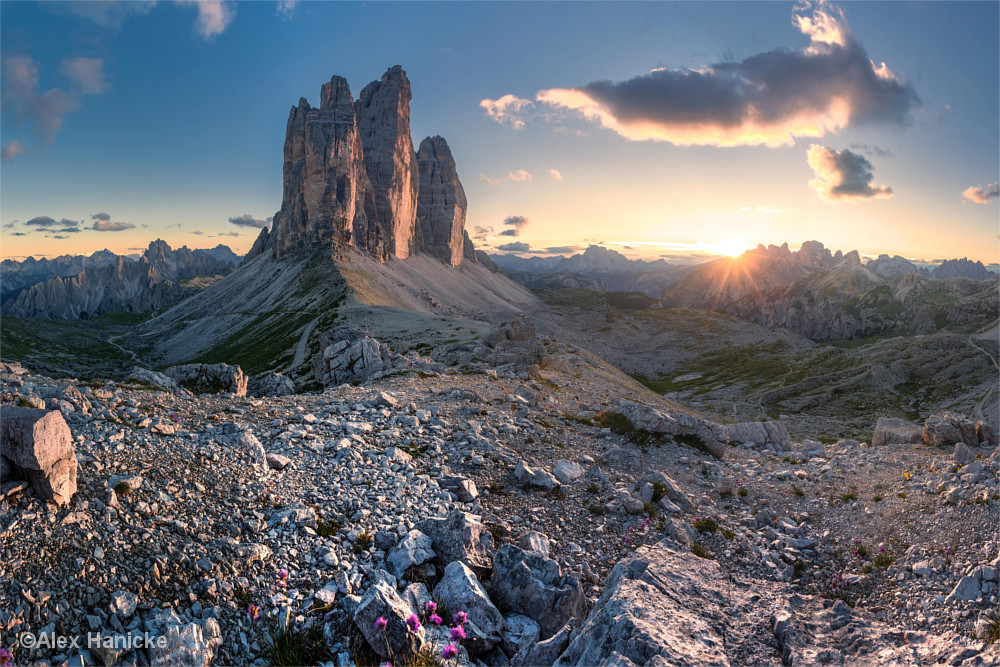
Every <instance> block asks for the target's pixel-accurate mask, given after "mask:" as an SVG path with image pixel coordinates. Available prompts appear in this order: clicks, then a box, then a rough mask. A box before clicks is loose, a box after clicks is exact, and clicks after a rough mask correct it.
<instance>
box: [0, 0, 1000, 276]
mask: <svg viewBox="0 0 1000 667" xmlns="http://www.w3.org/2000/svg"><path fill="white" fill-rule="evenodd" d="M563 9H564V6H561V5H551V4H527V3H524V4H490V5H477V4H469V3H461V4H460V3H454V4H448V5H427V4H419V3H418V4H417V5H416V6H414V5H398V4H392V3H377V4H375V5H360V4H353V3H337V4H333V3H323V2H315V3H296V2H287V1H286V2H282V3H277V4H276V3H265V2H260V3H230V2H221V3H220V2H200V3H195V4H194V6H178V5H175V4H165V3H158V4H149V3H145V4H144V3H132V4H116V3H103V4H94V3H87V2H80V3H72V4H68V5H66V4H59V3H10V2H4V3H0V16H2V19H3V20H2V24H3V28H2V49H0V50H2V56H3V68H4V88H3V106H4V112H5V113H4V114H3V118H2V134H3V136H2V143H3V156H4V160H3V162H2V166H0V170H2V185H0V193H2V199H3V202H4V203H3V207H2V209H3V210H2V211H0V223H2V230H0V241H2V244H0V257H2V258H4V259H13V258H18V257H22V258H23V257H27V256H34V257H55V256H60V255H66V254H90V253H92V252H96V251H98V250H102V249H109V250H112V251H113V252H116V253H117V254H121V255H127V254H130V253H134V252H140V253H141V252H142V250H144V249H145V246H146V245H148V242H149V240H150V239H151V238H153V237H159V238H162V239H163V240H165V241H167V243H169V244H170V245H171V247H174V248H177V247H180V246H184V245H186V246H188V247H189V248H199V247H214V246H216V245H218V244H224V245H227V246H229V247H231V248H232V249H233V250H234V251H235V252H237V253H238V254H244V253H245V252H246V251H247V250H248V249H249V247H250V245H251V244H252V243H253V240H254V239H255V238H256V236H257V233H258V231H259V229H260V228H261V227H262V226H266V224H267V223H268V221H269V217H270V216H272V215H273V214H274V212H275V211H276V210H277V209H278V208H279V206H280V202H281V157H280V156H281V146H282V144H283V141H284V122H285V118H286V117H287V110H288V108H289V107H290V106H291V105H293V104H294V103H295V102H296V101H297V100H298V98H299V97H306V99H308V100H310V102H311V103H313V104H315V103H318V91H319V88H320V86H321V84H322V83H323V82H324V81H327V80H329V77H330V76H331V75H332V74H340V75H344V76H345V77H346V78H347V79H348V81H349V83H350V86H351V91H352V93H353V94H354V96H355V98H356V97H357V95H358V93H360V91H361V88H362V87H363V86H364V85H365V84H367V83H368V82H369V81H371V80H374V79H377V78H378V77H379V76H380V75H381V73H382V72H384V71H385V69H386V68H387V67H389V66H391V65H394V64H397V63H398V64H401V65H402V66H403V68H404V69H406V71H407V73H408V75H409V78H410V80H411V82H412V86H413V100H412V102H411V118H412V129H411V134H412V136H413V138H414V139H415V143H419V139H420V138H421V137H422V136H424V135H434V134H440V135H442V136H444V137H445V138H446V139H447V140H448V142H449V145H450V146H451V149H452V152H453V154H454V155H455V159H456V162H457V165H458V171H459V175H460V177H461V178H462V182H463V185H464V187H465V190H466V193H467V196H468V199H469V212H468V218H467V221H466V229H467V230H468V231H469V234H470V236H471V237H472V238H473V239H474V241H475V243H476V245H477V247H478V248H481V249H483V250H484V251H486V252H488V253H491V254H496V253H498V252H499V253H503V252H504V251H505V250H509V251H512V252H515V253H519V254H525V255H546V256H554V255H564V256H565V255H568V254H572V253H573V252H580V251H583V250H584V249H585V248H586V247H587V246H588V245H591V244H592V245H598V246H605V247H609V248H613V249H615V250H617V251H619V252H621V253H622V254H624V255H625V256H627V257H629V258H633V259H634V258H641V259H645V260H656V259H658V258H664V259H666V261H667V262H668V263H682V262H684V263H693V262H696V261H708V260H710V259H712V258H716V257H725V256H732V255H733V254H734V253H736V252H737V251H739V250H741V249H750V248H753V247H756V245H757V244H758V243H763V244H764V245H768V244H772V243H773V244H774V245H780V244H781V243H784V242H787V243H788V244H789V246H790V247H798V246H800V245H801V243H802V242H804V241H806V240H810V239H820V240H822V241H823V243H824V245H826V246H827V247H830V248H840V249H843V251H844V252H849V250H853V249H857V250H858V252H859V253H860V254H861V255H862V256H863V257H872V258H874V257H877V256H878V255H880V254H888V255H890V256H894V255H900V256H903V257H905V258H907V259H909V260H911V261H914V262H915V263H924V264H933V263H935V262H939V261H941V260H940V259H936V258H942V257H944V258H959V257H968V258H970V259H971V260H972V261H981V262H982V263H983V264H984V265H987V266H989V267H991V268H992V267H996V266H997V264H998V261H1000V245H998V239H1000V236H998V234H997V231H998V210H997V201H998V196H1000V192H998V187H997V185H996V181H997V178H998V177H997V174H998V172H1000V149H998V145H1000V132H998V128H997V124H996V118H997V117H998V115H1000V111H998V103H997V99H998V97H1000V92H998V91H1000V87H998V80H1000V66H998V61H1000V57H998V54H1000V46H998V38H997V30H996V28H997V26H998V22H1000V19H998V5H997V4H996V3H946V4H942V3H911V4H908V5H906V6H900V5H898V4H897V3H879V2H875V3H865V4H858V3H822V2H821V3H813V4H812V5H807V6H804V5H795V4H793V3H787V2H781V3H777V2H768V3H712V4H711V5H705V4H699V3H668V4H667V5H666V6H663V5H652V4H647V3H630V4H624V5H622V4H608V3H586V4H579V5H575V6H574V9H575V10H578V11H575V13H574V15H573V16H572V17H568V16H567V15H566V13H565V12H564V11H563ZM720 15H721V16H722V18H721V19H718V20H717V19H716V17H718V16H720ZM335 23H336V24H340V23H343V24H344V25H349V26H353V27H352V30H351V31H350V34H349V35H345V36H344V37H343V39H341V40H338V41H337V43H335V44H330V43H329V39H328V34H327V31H326V28H328V27H329V26H330V25H333V24H335ZM558 25H564V26H565V30H564V32H559V33H558V35H557V36H553V35H555V34H556V33H554V32H553V31H554V30H555V26H558ZM470 26H475V27H476V31H473V32H475V34H474V35H470V34H468V33H469V27H470ZM483 26H489V28H488V29H487V28H484V27H483ZM415 28H416V29H415ZM265 36H266V37H267V39H266V40H264V39H263V37H265ZM512 36H513V37H514V38H515V39H514V40H513V41H514V42H517V43H523V44H525V45H526V46H525V47H523V48H522V49H521V50H519V51H515V52H511V53H508V57H507V58H506V59H501V60H503V62H497V60H498V59H496V58H495V57H494V55H493V54H495V53H497V52H503V51H501V49H503V47H504V45H509V44H510V43H511V41H512V39H511V38H512ZM580 36H594V37H595V38H596V37H599V38H600V39H601V44H602V48H600V49H593V48H591V47H590V46H588V44H586V43H582V42H587V41H588V40H581V39H579V37H580ZM664 36H668V37H669V40H665V39H664ZM929 44H933V45H934V47H933V48H928V45H929ZM359 53H361V54H364V57H361V58H358V57H357V54H359ZM765 61H766V62H771V63H772V64H776V65H780V66H781V67H782V68H784V69H783V71H784V72H785V75H786V76H785V78H781V79H778V78H770V79H768V78H763V79H762V78H761V76H762V75H760V74H759V72H757V71H756V70H755V69H754V66H755V64H759V63H761V62H765ZM858 63H862V64H863V65H865V64H866V63H870V67H868V66H867V65H865V66H864V67H861V68H860V69H861V70H864V71H863V72H862V74H863V75H856V74H851V72H856V71H857V70H858V67H857V65H858ZM829 64H832V65H834V66H835V67H833V74H822V75H821V74H817V72H818V71H820V70H821V69H823V68H822V67H820V66H822V65H829ZM837 66H839V69H838V67H837ZM852 68H853V69H852ZM868 69H870V71H867V70H868ZM177 70H187V71H188V72H190V74H186V75H185V76H177V75H175V72H176V71H177ZM823 77H831V78H830V79H829V80H824V79H823ZM734 81H737V82H740V81H742V82H745V81H752V82H755V83H757V84H760V85H766V86H767V87H769V88H770V89H772V90H773V91H775V92H774V93H773V94H772V95H770V96H769V97H768V98H766V99H765V98H763V97H762V98H761V99H754V98H752V97H751V98H750V99H744V98H740V97H739V95H734V94H729V97H727V99H726V100H720V99H718V98H715V97H712V96H711V95H709V94H708V93H707V92H706V89H707V88H708V87H709V86H711V85H715V86H722V87H723V88H724V89H725V88H726V87H727V86H730V85H732V84H733V82H734ZM588 82H591V83H588ZM804 83H808V84H810V86H808V91H807V92H802V88H803V85H802V84H804ZM793 84H794V85H793ZM678 90H679V91H681V92H680V94H676V95H671V94H670V93H671V92H672V91H673V92H675V91H678ZM834 90H836V91H837V94H836V95H835V94H834V93H833V92H831V91H834ZM729 93H732V90H729ZM699 95H701V96H703V97H698V96H699ZM723 97H725V95H723ZM744 97H745V96H744ZM686 99H693V100H694V101H693V102H691V105H688V104H687V103H686V102H685V100H686ZM248 101H249V102H248ZM698 102H700V103H701V104H700V105H699V104H696V103H698ZM765 102H767V104H768V105H771V106H767V105H765ZM772 103H773V104H772ZM695 107H697V108H695ZM772 107H773V108H772ZM791 108H794V109H797V111H795V112H794V113H793V112H791V111H789V109H791ZM801 109H806V110H807V111H806V112H803V111H801ZM751 112H752V113H751ZM612 228H613V229H612ZM515 248H517V250H514V249H515ZM554 250H559V251H561V252H551V251H554ZM931 258H935V259H931Z"/></svg>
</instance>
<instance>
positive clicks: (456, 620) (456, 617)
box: [451, 611, 469, 625]
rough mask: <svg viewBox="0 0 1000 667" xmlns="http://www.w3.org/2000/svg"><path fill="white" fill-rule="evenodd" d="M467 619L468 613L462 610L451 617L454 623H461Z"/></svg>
mask: <svg viewBox="0 0 1000 667" xmlns="http://www.w3.org/2000/svg"><path fill="white" fill-rule="evenodd" d="M467 620H469V615H468V614H466V613H465V612H464V611H460V612H458V613H457V614H455V615H454V616H453V617H452V619H451V622H452V623H454V624H455V625H462V624H463V623H465V622H466V621H467Z"/></svg>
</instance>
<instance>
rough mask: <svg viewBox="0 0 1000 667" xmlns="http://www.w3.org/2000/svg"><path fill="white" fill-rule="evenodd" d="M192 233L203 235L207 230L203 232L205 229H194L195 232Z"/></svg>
mask: <svg viewBox="0 0 1000 667" xmlns="http://www.w3.org/2000/svg"><path fill="white" fill-rule="evenodd" d="M191 233H192V234H194V235H196V236H201V235H202V234H204V233H205V232H203V231H201V230H195V231H193V232H191Z"/></svg>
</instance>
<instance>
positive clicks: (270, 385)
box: [247, 373, 295, 397]
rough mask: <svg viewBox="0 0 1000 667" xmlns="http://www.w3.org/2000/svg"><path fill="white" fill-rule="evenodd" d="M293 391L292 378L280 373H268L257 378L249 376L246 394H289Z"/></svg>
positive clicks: (262, 395)
mask: <svg viewBox="0 0 1000 667" xmlns="http://www.w3.org/2000/svg"><path fill="white" fill-rule="evenodd" d="M294 393H295V383H294V382H292V378H290V377H288V376H287V375H282V374H281V373H269V374H267V375H264V376H262V377H259V378H250V382H249V383H248V384H247V394H249V395H250V396H258V397H264V396H291V395H292V394H294Z"/></svg>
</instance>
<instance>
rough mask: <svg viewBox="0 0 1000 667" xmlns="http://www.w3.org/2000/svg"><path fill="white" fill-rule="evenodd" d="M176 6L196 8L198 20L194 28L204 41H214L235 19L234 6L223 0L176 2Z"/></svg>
mask: <svg viewBox="0 0 1000 667" xmlns="http://www.w3.org/2000/svg"><path fill="white" fill-rule="evenodd" d="M177 4H179V5H182V6H189V5H195V6H197V7H198V18H197V20H196V21H195V24H194V28H195V31H196V32H197V33H198V34H199V35H201V36H202V37H203V38H204V39H209V40H211V39H215V38H216V37H217V36H218V35H221V34H222V33H223V32H225V31H226V28H228V27H229V24H230V23H232V22H233V19H235V18H236V8H235V6H233V5H232V4H231V3H228V2H223V0H177Z"/></svg>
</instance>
